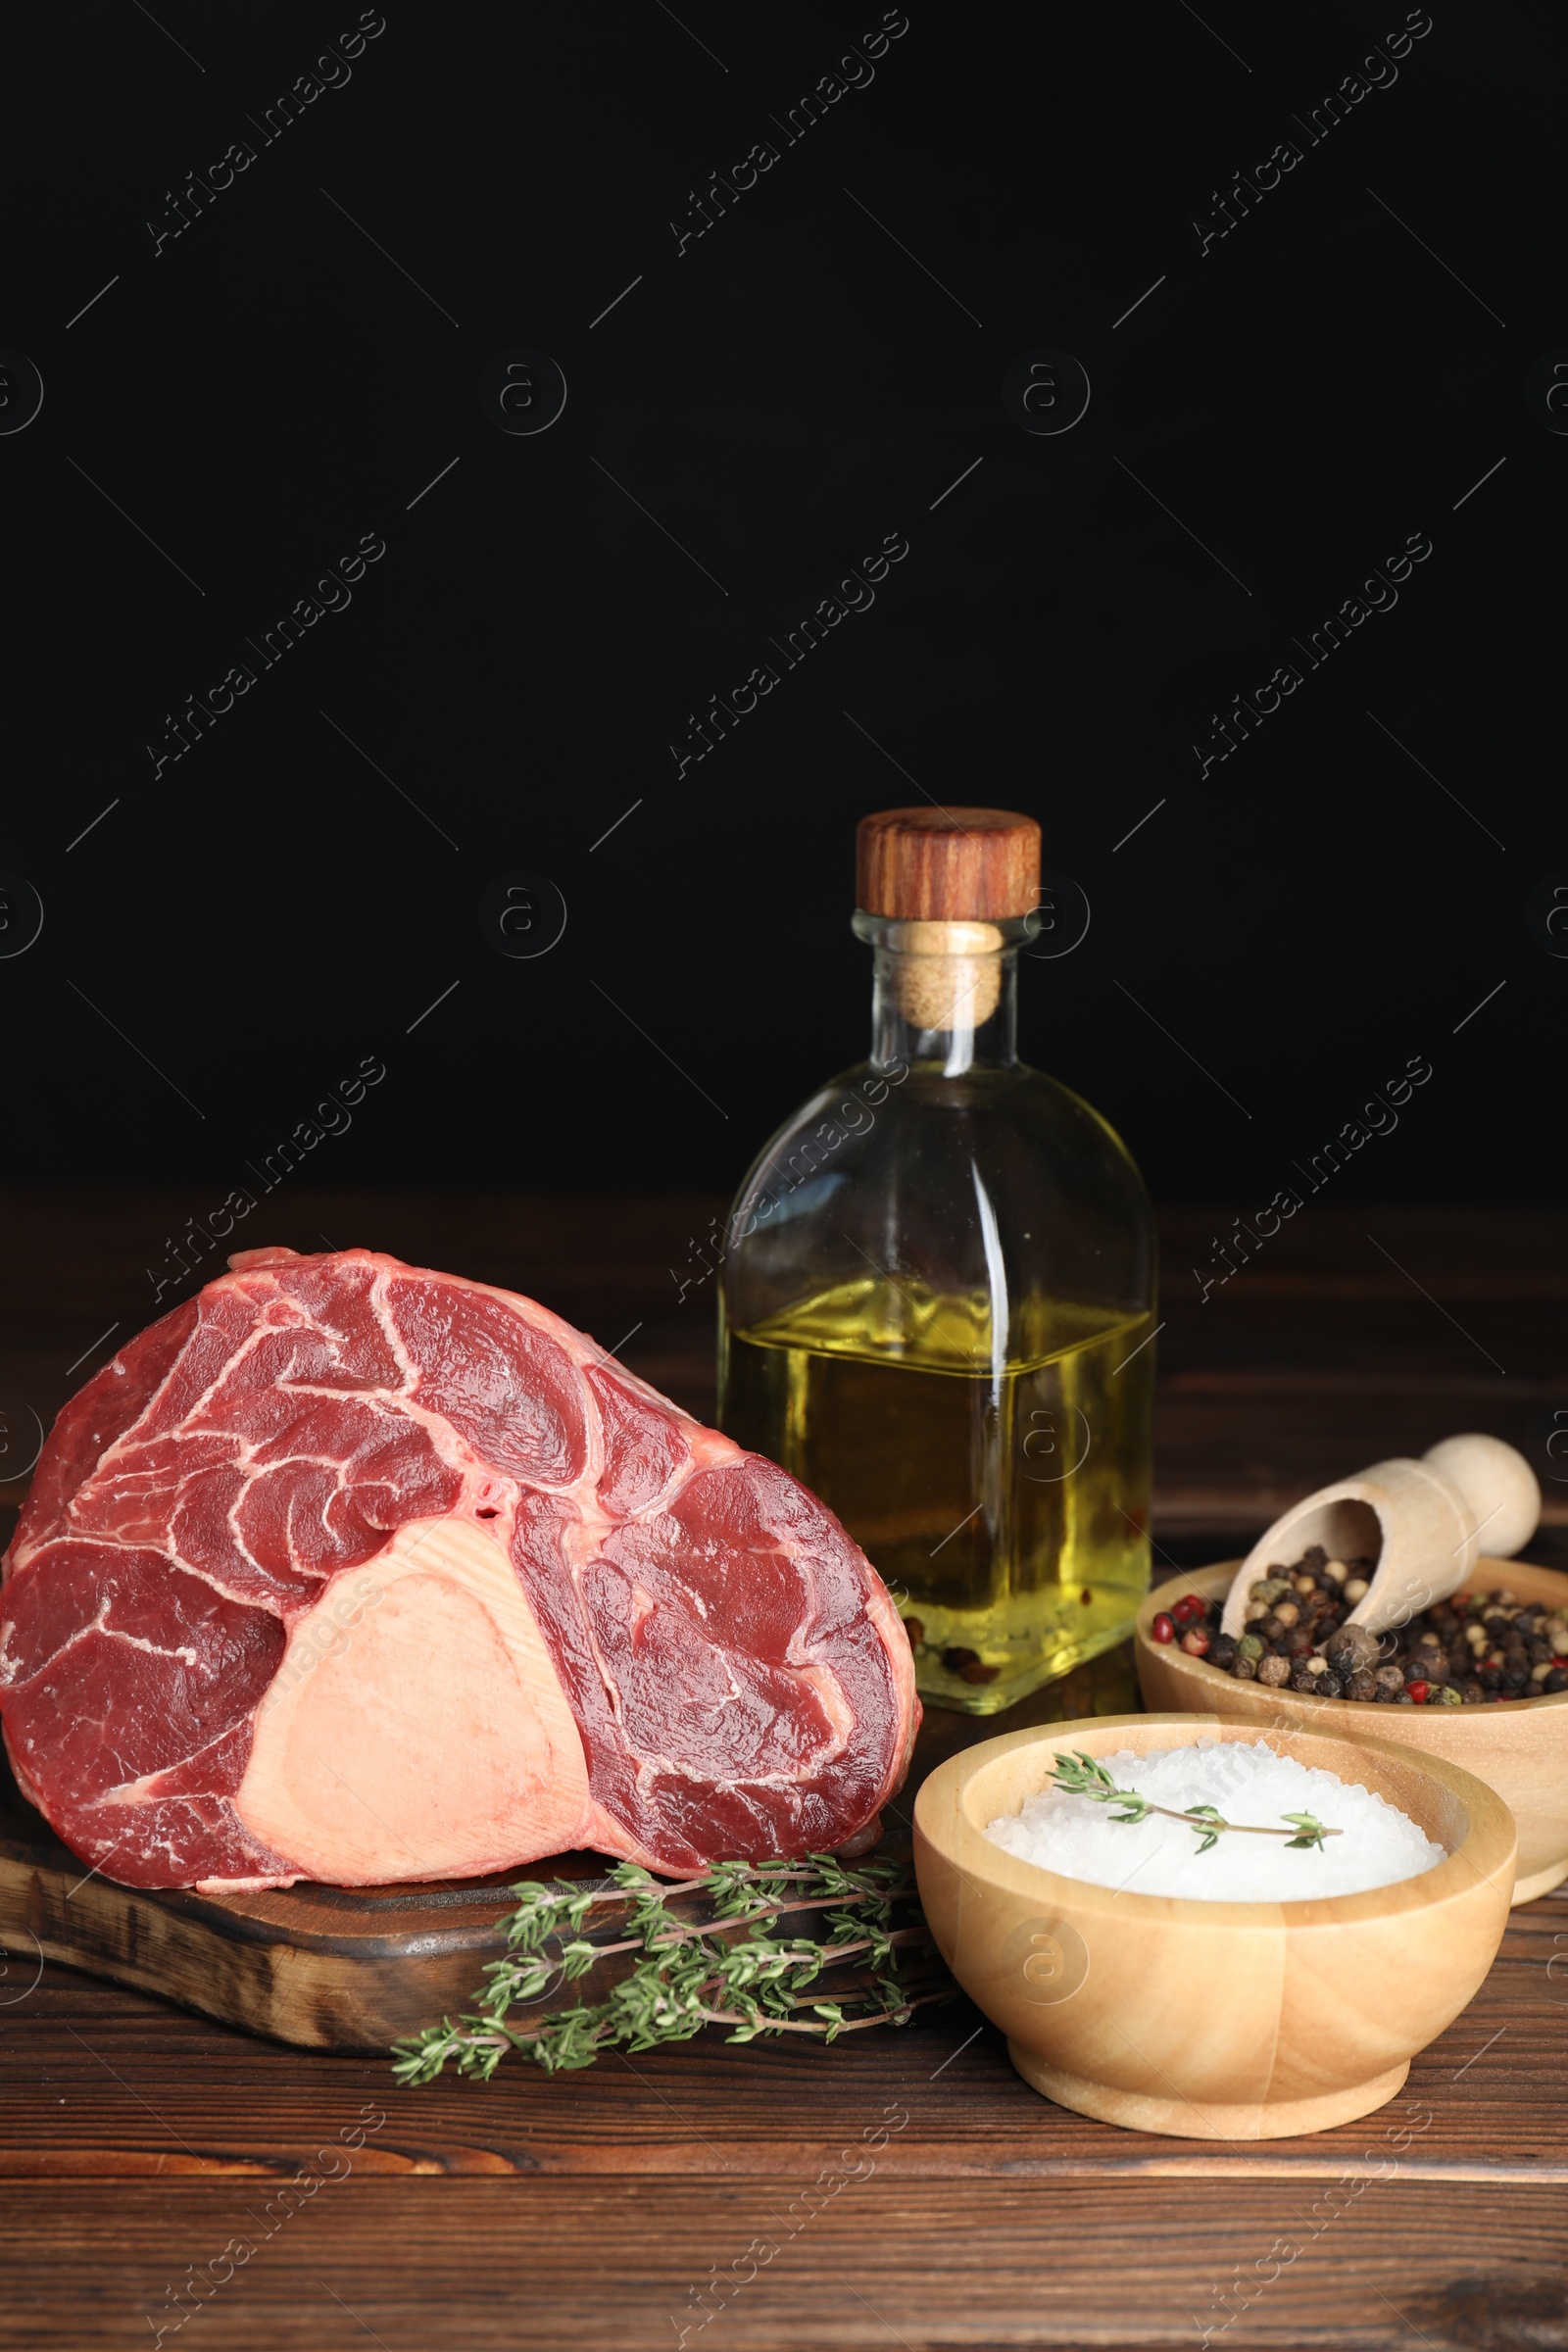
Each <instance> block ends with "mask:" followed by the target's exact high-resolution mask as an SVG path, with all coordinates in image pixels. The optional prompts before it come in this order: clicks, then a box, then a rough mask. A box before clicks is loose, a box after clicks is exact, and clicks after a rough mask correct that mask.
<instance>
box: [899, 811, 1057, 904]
mask: <svg viewBox="0 0 1568 2352" xmlns="http://www.w3.org/2000/svg"><path fill="white" fill-rule="evenodd" d="M1039 882H1040V827H1039V826H1038V825H1037V824H1036V822H1035V820H1034V818H1033V817H1032V816H1019V815H1017V814H1016V813H1015V812H1014V811H1013V810H1012V809H936V808H930V809H882V810H881V811H880V812H879V813H878V814H877V815H875V816H862V817H861V819H860V823H859V830H858V834H857V836H856V905H857V906H858V907H861V908H862V909H863V910H864V912H865V913H867V914H883V915H888V916H889V917H891V918H892V919H894V920H895V921H911V920H912V921H926V922H950V923H951V922H985V921H992V922H995V921H997V920H998V919H999V918H1005V917H1007V916H1017V915H1021V914H1028V913H1030V912H1031V911H1032V909H1033V907H1034V906H1035V903H1036V896H1037V892H1038V887H1039Z"/></svg>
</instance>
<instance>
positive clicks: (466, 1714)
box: [0, 1249, 919, 1891]
mask: <svg viewBox="0 0 1568 2352" xmlns="http://www.w3.org/2000/svg"><path fill="white" fill-rule="evenodd" d="M230 1264H231V1267H232V1271H231V1272H229V1273H228V1274H226V1275H223V1276H221V1277H220V1279H219V1280H217V1281H216V1282H211V1283H209V1284H208V1285H207V1286H206V1288H205V1289H204V1290H203V1291H201V1292H200V1293H199V1295H198V1296H197V1297H196V1298H194V1299H190V1300H188V1301H187V1302H186V1303H185V1304H184V1305H183V1306H179V1307H176V1308H175V1309H174V1310H173V1311H172V1313H171V1314H168V1315H165V1316H164V1317H163V1318H162V1320H161V1321H159V1322H157V1323H154V1324H153V1325H151V1326H150V1328H149V1329H148V1330H146V1331H144V1332H142V1333H141V1334H140V1336H139V1337H138V1338H136V1339H134V1340H132V1341H131V1342H130V1343H129V1344H128V1346H126V1347H125V1348H123V1349H122V1350H121V1352H120V1353H119V1355H117V1356H116V1358H115V1360H114V1361H113V1362H112V1363H111V1364H109V1365H107V1366H106V1367H105V1369H104V1370H103V1371H102V1372H100V1373H99V1374H98V1375H97V1377H96V1378H95V1379H93V1380H91V1381H89V1382H88V1384H87V1386H86V1387H85V1388H84V1389H82V1390H81V1391H80V1393H79V1394H78V1395H77V1396H76V1397H73V1399H72V1401H71V1402H70V1403H69V1404H68V1405H67V1406H66V1408H65V1410H64V1411H63V1412H62V1413H61V1415H60V1418H59V1420H58V1421H57V1422H56V1423H55V1426H54V1429H53V1431H52V1433H51V1435H50V1438H49V1441H48V1443H47V1445H46V1446H45V1447H44V1450H43V1453H42V1455H41V1457H40V1460H39V1463H38V1468H37V1471H36V1474H35V1476H34V1479H33V1483H32V1489H31V1492H30V1494H29V1495H28V1499H27V1503H26V1506H25V1510H24V1511H23V1514H22V1518H21V1522H20V1524H19V1526H18V1529H17V1533H16V1537H15V1539H14V1541H13V1543H12V1544H11V1547H10V1550H9V1551H8V1553H7V1555H6V1560H5V1570H4V1575H5V1581H4V1585H3V1588H0V1718H3V1722H4V1728H5V1739H6V1744H7V1747H8V1749H9V1751H10V1755H11V1759H12V1762H13V1764H14V1765H15V1767H16V1772H17V1777H18V1779H19V1781H20V1782H21V1784H22V1788H23V1789H24V1792H25V1794H26V1795H27V1796H28V1797H30V1798H31V1800H32V1801H33V1803H34V1804H36V1805H37V1806H38V1807H39V1809H40V1810H41V1811H42V1812H43V1813H44V1814H45V1815H46V1816H47V1818H48V1820H49V1821H50V1823H51V1824H52V1825H53V1827H54V1828H55V1829H56V1830H57V1831H58V1833H59V1834H60V1836H61V1837H62V1838H64V1839H65V1840H66V1842H67V1843H68V1844H69V1845H70V1846H71V1847H72V1848H73V1851H74V1852H75V1853H77V1854H79V1855H80V1856H81V1858H82V1860H83V1861H84V1862H87V1863H91V1864H93V1865H94V1866H96V1867H97V1868H98V1869H100V1870H102V1871H103V1872H104V1873H105V1874H106V1876H108V1877H110V1878H112V1879H118V1880H120V1881H122V1882H123V1884H125V1885H127V1886H134V1887H190V1886H195V1887H201V1888H204V1889H206V1890H209V1891H213V1890H220V1889H222V1888H225V1887H286V1886H290V1885H292V1884H293V1882H294V1881H295V1880H297V1879H302V1878H306V1879H322V1880H326V1881H328V1882H332V1883H336V1884H339V1885H349V1886H356V1885H368V1884H375V1883H377V1882H379V1881H386V1880H402V1879H440V1878H452V1877H457V1876H466V1875H467V1874H469V1873H480V1872H485V1871H493V1870H502V1869H507V1868H510V1867H512V1866H514V1865H515V1864H517V1863H521V1862H529V1861H534V1860H537V1859H538V1858H539V1857H541V1856H543V1855H547V1854H554V1853H560V1852H563V1851H565V1850H567V1849H569V1848H571V1847H573V1846H590V1847H595V1848H598V1849H599V1850H601V1851H603V1852H606V1853H612V1854H616V1855H620V1856H622V1857H624V1858H626V1859H627V1860H631V1861H637V1862H642V1863H646V1864H648V1865H649V1866H650V1867H652V1868H654V1869H656V1870H662V1871H675V1872H682V1873H684V1872H688V1871H691V1870H695V1869H701V1868H702V1867H703V1866H704V1865H705V1864H707V1863H709V1862H712V1861H715V1860H719V1859H721V1858H724V1857H728V1856H745V1857H747V1858H749V1859H752V1860H757V1859H760V1858H761V1857H763V1856H771V1855H799V1854H803V1853H807V1852H811V1851H826V1850H834V1849H842V1848H844V1847H845V1846H847V1845H854V1844H855V1843H856V1841H857V1840H858V1839H864V1838H868V1835H870V1834H874V1829H873V1825H874V1822H875V1817H876V1814H877V1811H878V1809H879V1807H880V1806H881V1805H882V1804H883V1803H884V1801H885V1800H886V1799H887V1798H888V1797H889V1796H890V1795H891V1794H892V1793H893V1791H894V1790H895V1789H897V1788H898V1787H899V1785H900V1783H901V1781H902V1780H903V1778H904V1774H905V1771H906V1769H907V1763H908V1755H909V1748H910V1744H911V1742H912V1740H913V1737H914V1730H915V1726H916V1724H917V1722H918V1720H919V1705H918V1701H917V1700H916V1698H915V1695H914V1677H913V1672H912V1668H911V1663H910V1657H909V1647H908V1642H907V1638H906V1636H905V1632H904V1628H903V1626H902V1625H901V1624H900V1622H899V1618H898V1614H897V1611H896V1610H895V1608H894V1606H893V1602H892V1600H891V1599H890V1597H889V1595H888V1593H887V1591H886V1589H885V1587H884V1586H883V1584H882V1582H881V1580H880V1578H879V1577H878V1576H877V1574H876V1572H875V1570H874V1569H873V1568H872V1567H871V1565H870V1563H869V1562H868V1561H867V1560H866V1559H865V1557H864V1556H863V1554H862V1553H861V1552H860V1551H859V1550H858V1548H857V1547H856V1545H855V1544H852V1543H851V1541H850V1539H849V1538H848V1536H846V1534H845V1533H844V1530H843V1529H842V1528H841V1527H840V1525H839V1523H838V1521H837V1520H836V1519H835V1518H834V1517H833V1516H832V1514H831V1512H829V1511H828V1510H827V1509H825V1508H824V1506H823V1505H822V1504H821V1503H819V1502H818V1501H816V1499H815V1498H814V1496H812V1495H809V1494H808V1493H807V1491H806V1489H805V1488H804V1487H802V1486H800V1485H799V1484H797V1482H796V1481H795V1480H794V1479H793V1478H791V1477H789V1476H788V1475H787V1473H786V1472H784V1471H783V1470H780V1469H778V1468H776V1467H775V1466H774V1464H773V1463H771V1462H768V1461H764V1460H762V1459H761V1458H760V1456H759V1455H757V1454H750V1453H743V1452H742V1451H741V1449H740V1448H739V1446H735V1445H734V1444H732V1442H731V1441H730V1440H729V1439H728V1438H725V1437H721V1436H720V1435H719V1434H718V1432H717V1431H716V1430H711V1429H705V1428H704V1427H703V1426H702V1424H701V1423H700V1422H697V1421H694V1420H692V1419H691V1418H690V1416H689V1415H687V1414H685V1413H683V1412H682V1411H681V1410H680V1409H679V1408H678V1406H676V1405H673V1404H671V1403H669V1401H668V1400H667V1399H666V1398H664V1397H660V1396H658V1395H657V1394H656V1393H655V1392H654V1391H653V1390H652V1389H649V1388H647V1387H645V1386H644V1385H643V1383H642V1382H640V1381H638V1380H636V1379H634V1378H633V1377H632V1376H631V1375H630V1374H629V1373H627V1372H624V1371H623V1370H622V1369H621V1367H620V1366H619V1365H618V1364H617V1363H616V1362H614V1360H613V1358H610V1357H607V1356H606V1355H605V1353H604V1351H603V1350H602V1349H601V1348H597V1347H596V1346H595V1345H594V1343H593V1342H592V1341H591V1340H589V1339H587V1338H586V1337H585V1336H584V1335H583V1334H582V1333H581V1332H578V1331H574V1330H573V1329H572V1327H571V1326H570V1325H569V1324H567V1323H564V1322H562V1321H561V1319H560V1318H559V1316H556V1315H553V1314H551V1313H549V1312H548V1310H547V1309H546V1308H544V1307H542V1306H538V1305H536V1304H535V1303H534V1302H533V1300H531V1299H522V1298H517V1297H515V1295H514V1294H512V1293H511V1292H508V1291H502V1290H496V1289H492V1288H490V1287H488V1286H487V1285H485V1284H483V1283H476V1282H466V1281H464V1280H461V1279H460V1278H458V1277H456V1276H453V1275H447V1274H433V1273H429V1272H426V1271H424V1270H422V1269H419V1268H417V1267H412V1266H406V1265H403V1264H402V1263H400V1261H399V1260H398V1259H396V1258H392V1257H384V1256H381V1255H378V1254H376V1253H374V1252H372V1251H370V1250H338V1251H333V1252H331V1253H330V1254H327V1255H324V1256H316V1257H306V1256H300V1255H297V1254H296V1253H295V1252H294V1251H293V1250H282V1249H277V1250H249V1251H245V1252H242V1253H241V1254H240V1255H239V1256H238V1257H236V1258H234V1259H232V1260H231V1261H230Z"/></svg>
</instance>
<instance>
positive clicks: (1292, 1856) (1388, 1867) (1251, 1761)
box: [986, 1740, 1446, 1903]
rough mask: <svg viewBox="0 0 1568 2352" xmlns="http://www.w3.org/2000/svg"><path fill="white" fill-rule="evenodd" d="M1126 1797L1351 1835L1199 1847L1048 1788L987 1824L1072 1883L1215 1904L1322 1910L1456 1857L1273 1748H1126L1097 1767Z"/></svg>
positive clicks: (1193, 1835) (1184, 1833)
mask: <svg viewBox="0 0 1568 2352" xmlns="http://www.w3.org/2000/svg"><path fill="white" fill-rule="evenodd" d="M1097 1761H1098V1762H1100V1763H1101V1764H1103V1766H1104V1767H1105V1769H1106V1771H1107V1772H1108V1773H1109V1774H1110V1776H1111V1778H1112V1780H1113V1781H1114V1782H1115V1784H1116V1786H1117V1788H1118V1789H1135V1790H1136V1791H1137V1792H1138V1794H1139V1795H1140V1796H1146V1797H1148V1798H1149V1800H1150V1802H1151V1803H1152V1804H1156V1805H1170V1806H1171V1807H1173V1808H1174V1809H1175V1810H1177V1811H1179V1812H1184V1811H1190V1810H1191V1808H1192V1807H1193V1806H1194V1805H1213V1806H1214V1807H1215V1809H1216V1810H1217V1811H1218V1812H1219V1813H1221V1814H1222V1815H1223V1816H1224V1818H1225V1819H1226V1820H1227V1821H1233V1822H1246V1823H1249V1824H1250V1825H1252V1826H1253V1827H1256V1828H1259V1829H1264V1828H1273V1827H1275V1826H1279V1825H1283V1821H1284V1816H1285V1815H1286V1814H1287V1813H1312V1814H1315V1815H1316V1817H1317V1819H1318V1820H1319V1821H1321V1822H1322V1823H1323V1824H1324V1826H1325V1828H1332V1829H1337V1830H1341V1831H1343V1832H1344V1835H1343V1837H1339V1838H1326V1839H1325V1840H1324V1843H1323V1847H1322V1850H1321V1851H1319V1850H1318V1849H1317V1848H1316V1847H1314V1846H1292V1845H1290V1844H1289V1843H1288V1842H1287V1840H1286V1839H1285V1838H1244V1837H1238V1836H1236V1835H1235V1834H1234V1833H1232V1832H1222V1833H1221V1836H1220V1839H1219V1843H1218V1844H1217V1845H1212V1846H1210V1847H1209V1848H1208V1850H1207V1852H1206V1853H1200V1852H1199V1850H1198V1843H1199V1840H1198V1833H1197V1831H1195V1830H1194V1829H1193V1828H1191V1827H1190V1825H1189V1824H1188V1823H1186V1822H1181V1821H1167V1820H1165V1819H1164V1818H1163V1817H1162V1816H1161V1815H1160V1814H1157V1813H1152V1814H1150V1815H1148V1816H1147V1817H1146V1818H1145V1819H1144V1820H1143V1821H1141V1822H1118V1821H1115V1820H1113V1819H1112V1818H1111V1815H1112V1813H1113V1811H1114V1807H1113V1806H1111V1805H1109V1804H1100V1803H1097V1802H1096V1801H1095V1800H1094V1799H1093V1798H1092V1797H1087V1796H1076V1795H1070V1794H1069V1793H1068V1792H1067V1791H1066V1790H1065V1789H1056V1788H1054V1787H1052V1786H1050V1785H1049V1784H1048V1786H1047V1787H1046V1788H1045V1789H1042V1790H1041V1792H1040V1794H1039V1795H1038V1796H1031V1797H1028V1798H1026V1799H1025V1802H1024V1804H1023V1807H1022V1809H1021V1810H1020V1811H1019V1812H1017V1813H1007V1814H1004V1815H1003V1816H1002V1817H1001V1819H1000V1820H997V1821H993V1822H990V1823H988V1824H987V1827H986V1836H987V1837H988V1838H991V1840H992V1841H993V1843H994V1844H997V1845H1000V1846H1002V1847H1004V1848H1005V1851H1006V1852H1007V1853H1009V1854H1016V1855H1017V1856H1018V1858H1019V1860H1020V1861H1023V1862H1034V1863H1038V1864H1039V1866H1040V1867H1041V1868H1042V1869H1043V1870H1054V1871H1056V1872H1057V1873H1059V1875H1060V1876H1061V1877H1062V1878H1066V1879H1085V1880H1087V1881H1088V1882H1089V1884H1090V1885H1091V1886H1094V1887H1116V1888H1118V1889H1119V1888H1121V1887H1125V1888H1126V1889H1127V1890H1128V1892H1129V1893H1134V1894H1176V1895H1184V1896H1187V1897H1190V1898H1197V1899H1198V1900H1201V1901H1204V1902H1211V1903H1277V1902H1301V1901H1303V1900H1306V1901H1310V1900H1311V1899H1313V1898H1314V1897H1316V1896H1320V1895H1330V1894H1361V1893H1363V1892H1365V1890H1366V1889H1367V1888H1368V1887H1391V1886H1393V1885H1394V1883H1395V1882H1396V1880H1398V1879H1413V1878H1416V1877H1418V1876H1419V1874H1420V1873H1421V1872H1422V1871H1424V1870H1432V1869H1434V1868H1435V1867H1436V1865H1437V1864H1438V1863H1439V1862H1442V1861H1445V1860H1446V1850H1445V1848H1444V1847H1443V1846H1441V1845H1435V1844H1434V1843H1433V1841H1432V1839H1431V1838H1428V1837H1427V1835H1426V1834H1425V1832H1424V1831H1423V1830H1421V1829H1419V1828H1418V1827H1417V1825H1416V1824H1415V1823H1414V1822H1413V1821H1412V1820H1411V1819H1410V1817H1409V1815H1408V1814H1406V1813H1401V1812H1400V1811H1399V1808H1398V1807H1397V1805H1391V1804H1389V1803H1388V1802H1387V1801H1386V1799H1385V1798H1383V1797H1381V1796H1377V1795H1375V1794H1374V1793H1373V1791H1372V1790H1371V1789H1364V1788H1362V1787H1361V1786H1360V1784H1359V1783H1358V1782H1355V1781H1342V1780H1341V1779H1340V1778H1339V1777H1338V1775H1337V1774H1335V1773H1332V1772H1324V1771H1322V1770H1320V1769H1319V1768H1318V1767H1316V1766H1314V1765H1306V1764H1299V1763H1298V1762H1297V1760H1296V1758H1295V1757H1294V1756H1283V1755H1280V1754H1278V1753H1277V1752H1276V1750H1275V1749H1273V1748H1271V1747H1270V1746H1269V1744H1268V1742H1267V1740H1258V1741H1257V1742H1256V1743H1255V1745H1249V1744H1248V1742H1247V1741H1245V1740H1199V1741H1198V1743H1197V1745H1196V1746H1192V1747H1156V1748H1151V1749H1149V1750H1148V1751H1147V1752H1146V1753H1145V1754H1143V1755H1137V1754H1135V1753H1134V1751H1133V1750H1132V1749H1131V1748H1130V1747H1124V1748H1121V1749H1119V1750H1118V1751H1117V1753H1116V1754H1115V1755H1112V1756H1101V1757H1099V1758H1098V1759H1097Z"/></svg>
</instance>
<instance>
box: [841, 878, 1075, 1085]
mask: <svg viewBox="0 0 1568 2352" xmlns="http://www.w3.org/2000/svg"><path fill="white" fill-rule="evenodd" d="M855 930H856V935H857V937H858V938H859V939H862V940H864V941H865V942H866V943H867V945H868V946H870V947H871V948H872V949H873V950H874V952H875V957H876V977H875V984H874V991H873V995H872V1012H871V1059H872V1061H873V1062H874V1063H875V1064H876V1065H877V1066H878V1067H880V1068H887V1067H889V1066H890V1065H892V1064H894V1063H896V1062H904V1063H907V1064H908V1065H909V1066H911V1067H913V1066H915V1065H924V1066H925V1067H926V1068H927V1069H931V1068H933V1067H934V1068H936V1069H937V1070H939V1071H940V1072H941V1073H942V1075H943V1076H944V1077H948V1078H957V1077H961V1076H962V1075H963V1073H964V1072H965V1071H967V1070H974V1069H1010V1068H1012V1067H1014V1066H1015V1065H1016V1063H1017V1059H1018V1053H1017V979H1018V974H1017V961H1018V948H1019V946H1020V944H1021V943H1022V941H1023V940H1025V939H1027V938H1029V937H1030V936H1032V924H1031V922H1030V921H1029V919H1028V918H1023V919H1019V920H1008V921H997V922H900V921H895V920H893V919H892V918H891V917H888V916H884V915H872V914H863V913H859V914H857V915H856V917H855Z"/></svg>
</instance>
